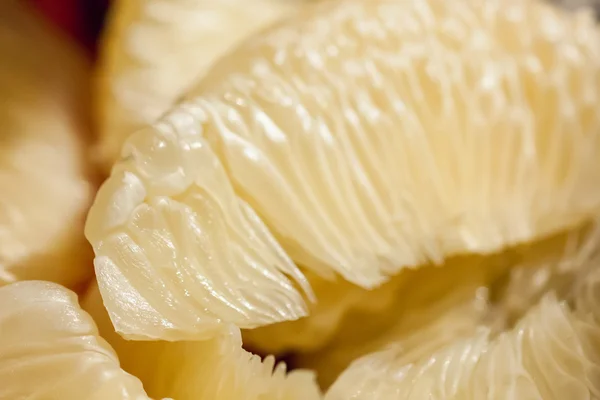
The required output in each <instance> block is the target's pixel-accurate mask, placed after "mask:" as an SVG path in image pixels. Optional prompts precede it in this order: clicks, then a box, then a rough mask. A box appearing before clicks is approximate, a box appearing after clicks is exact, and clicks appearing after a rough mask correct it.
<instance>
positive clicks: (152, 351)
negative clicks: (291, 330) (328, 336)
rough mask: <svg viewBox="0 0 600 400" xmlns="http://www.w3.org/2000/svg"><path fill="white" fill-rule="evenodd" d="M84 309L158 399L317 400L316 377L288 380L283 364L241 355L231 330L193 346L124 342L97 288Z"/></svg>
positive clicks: (295, 374)
mask: <svg viewBox="0 0 600 400" xmlns="http://www.w3.org/2000/svg"><path fill="white" fill-rule="evenodd" d="M83 304H84V308H85V309H86V310H87V311H88V312H90V314H91V315H93V316H94V319H95V320H96V321H97V323H98V326H99V328H100V332H101V334H102V336H103V337H105V338H106V339H107V340H108V341H109V342H110V343H111V344H112V345H113V347H114V348H115V350H116V351H117V353H118V354H119V358H120V359H121V362H122V365H123V368H124V369H125V370H126V371H128V372H130V373H132V374H134V375H135V376H137V377H138V378H140V379H141V380H142V382H143V383H144V387H145V388H146V390H147V391H148V393H149V394H150V395H151V396H153V397H155V398H161V397H170V398H173V399H175V400H318V399H320V398H321V395H320V392H319V389H318V387H317V385H316V383H315V377H314V374H313V373H312V372H309V371H305V370H295V371H292V372H290V373H288V374H286V367H285V364H283V363H279V364H277V365H276V364H275V360H274V358H273V357H271V356H270V357H267V358H266V359H264V360H263V361H261V359H260V357H258V356H255V355H252V354H251V353H249V352H247V351H245V350H243V349H242V341H241V336H240V331H239V329H237V328H232V329H231V330H230V331H228V332H221V334H220V335H216V336H215V337H213V338H212V339H210V340H206V341H190V342H185V341H184V342H148V341H143V342H140V341H126V340H123V339H122V338H121V337H120V336H119V335H118V334H116V332H115V331H114V329H113V327H112V325H111V322H110V320H109V318H108V315H107V314H106V311H105V309H104V307H103V305H102V299H101V297H100V293H99V291H98V288H97V287H92V289H91V290H90V292H89V293H88V294H87V295H86V298H85V300H84V303H83Z"/></svg>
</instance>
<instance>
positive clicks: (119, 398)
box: [0, 281, 149, 400]
mask: <svg viewBox="0 0 600 400" xmlns="http://www.w3.org/2000/svg"><path fill="white" fill-rule="evenodd" d="M0 304H2V307H0V382H2V385H0V399H6V400H9V399H11V400H15V399H34V398H35V399H40V400H41V399H43V400H82V399H86V400H108V399H110V400H149V398H148V397H147V396H146V394H145V393H144V390H143V388H142V384H141V382H140V381H139V380H138V379H137V378H135V377H133V376H131V375H129V374H127V373H126V372H124V371H123V370H122V369H120V368H119V360H118V359H117V355H116V354H115V352H114V351H113V349H112V348H111V347H110V346H109V345H108V344H107V343H106V341H105V340H104V339H102V338H101V337H100V336H99V334H98V329H97V328H96V325H95V324H94V321H93V320H92V318H91V317H90V316H89V315H88V314H86V313H85V312H84V311H83V310H82V309H81V308H80V307H79V304H77V295H75V293H73V292H71V291H69V290H67V289H65V288H64V287H62V286H60V285H57V284H54V283H50V282H42V281H24V282H17V283H13V284H10V285H7V286H4V287H2V288H0Z"/></svg>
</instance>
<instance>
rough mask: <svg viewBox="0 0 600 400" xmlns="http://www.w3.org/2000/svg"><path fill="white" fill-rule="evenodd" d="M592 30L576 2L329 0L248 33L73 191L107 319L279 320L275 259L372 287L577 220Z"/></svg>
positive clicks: (592, 101)
mask: <svg viewBox="0 0 600 400" xmlns="http://www.w3.org/2000/svg"><path fill="white" fill-rule="evenodd" d="M549 27H552V29H550V28H549ZM598 39H599V36H598V32H597V29H596V27H595V25H594V21H593V19H592V18H591V17H590V15H588V14H584V13H577V14H571V13H563V12H561V11H559V10H556V9H554V8H552V7H550V6H549V5H547V4H545V3H541V2H538V1H528V2H521V1H516V0H509V1H500V0H491V1H486V2H484V3H481V2H479V1H476V0H461V1H459V2H453V3H452V4H450V3H448V2H446V1H442V0H429V1H424V2H406V1H383V0H374V1H368V2H365V1H352V0H348V1H344V2H336V3H331V4H324V5H322V6H318V7H316V9H315V10H311V11H307V12H306V13H303V14H301V15H299V16H298V17H296V18H294V19H291V20H289V21H286V23H284V24H281V25H280V26H277V27H274V28H272V29H270V30H268V31H265V32H262V33H261V34H260V35H256V36H255V37H253V38H252V39H250V40H248V41H247V42H245V44H244V45H242V46H240V47H238V48H237V49H236V50H235V51H233V52H231V53H230V54H229V55H228V56H226V57H224V58H223V59H222V60H221V61H219V62H218V63H217V64H216V65H215V67H214V68H212V69H211V72H210V73H208V75H207V76H206V77H205V79H203V81H202V83H201V84H199V85H197V86H196V87H194V88H193V89H192V90H190V93H189V94H188V96H187V97H186V98H184V99H183V100H182V101H181V103H180V104H179V105H178V106H176V107H175V108H173V109H172V110H171V111H169V112H168V113H166V114H165V115H164V116H163V117H162V118H161V119H160V121H159V122H157V123H155V124H154V125H153V126H152V127H148V128H145V129H144V130H142V131H140V132H138V133H137V134H135V135H133V136H131V137H130V138H129V139H128V140H127V141H126V143H125V145H124V147H123V152H122V161H121V162H119V163H118V164H117V165H116V166H115V168H113V172H112V175H111V177H110V178H109V180H108V181H107V182H106V183H105V185H104V187H103V189H102V190H101V192H100V194H99V196H98V198H97V200H96V203H95V205H94V207H93V208H92V211H91V213H90V217H89V219H88V223H87V227H86V235H87V237H88V239H89V240H90V242H91V243H92V245H93V246H94V249H95V252H96V261H95V265H96V270H97V275H98V280H99V285H100V289H101V291H102V294H103V296H104V298H105V303H106V306H107V308H108V310H109V313H110V315H111V318H112V320H113V322H114V323H115V327H116V328H117V330H118V331H119V332H121V333H123V334H125V335H128V336H129V337H140V338H141V337H150V338H167V339H169V340H175V339H179V338H192V337H197V335H200V334H201V333H202V331H207V330H210V327H211V326H213V325H215V323H219V322H220V321H225V322H231V323H234V324H235V325H237V326H238V327H241V328H254V327H257V326H260V325H267V324H270V323H275V322H278V321H284V320H290V319H296V318H298V317H300V316H302V315H304V314H305V313H306V309H305V308H304V306H303V303H302V299H301V298H300V294H299V292H298V291H296V290H295V288H294V287H293V286H292V284H291V283H290V281H288V280H287V278H285V276H284V274H287V275H289V276H293V277H294V279H295V280H296V281H297V282H300V283H301V285H304V286H306V285H305V284H304V280H303V278H302V277H301V276H300V275H299V272H298V270H296V269H295V267H294V266H293V264H292V263H291V262H290V258H291V259H292V260H294V261H295V262H296V263H298V264H299V265H302V266H304V267H306V268H307V269H308V270H310V271H311V272H312V273H314V274H316V275H319V276H321V277H324V278H330V277H332V276H334V275H335V273H337V274H339V275H341V276H342V277H344V278H345V279H347V280H348V281H350V282H352V283H355V284H357V285H359V286H362V287H364V288H373V287H375V286H378V285H380V284H382V283H383V282H385V281H386V280H388V279H389V276H390V275H393V274H397V273H398V272H400V271H401V270H403V269H405V268H407V267H417V266H422V265H426V264H429V263H437V264H441V263H443V261H444V260H445V259H446V258H448V257H451V256H453V255H460V254H464V253H480V254H488V253H493V252H498V251H500V250H502V249H503V248H505V247H508V246H512V245H515V244H519V243H524V242H528V241H534V240H538V239H540V238H542V237H545V236H550V235H551V234H554V233H556V232H559V231H564V230H567V229H569V228H572V227H575V226H577V225H579V224H582V223H584V222H585V221H587V220H589V219H591V218H592V217H593V216H594V215H595V213H597V212H598V211H599V210H600V186H598V185H597V182H598V181H599V180H600V157H598V154H599V153H600V112H598V111H599V110H598V104H600V102H599V101H597V99H596V97H597V92H598V90H597V89H598V88H599V86H600V80H599V78H600V48H599V47H598V46H597V44H598ZM267 227H269V230H267ZM202 232H205V233H206V234H205V235H203V234H202ZM221 232H222V233H221ZM269 232H273V235H271V233H269ZM217 238H218V239H217ZM275 238H277V239H278V241H279V243H281V246H282V248H283V249H284V250H285V252H286V253H287V255H286V254H284V253H283V252H282V249H281V248H280V247H279V244H277V242H276V241H275ZM288 256H289V257H290V258H288ZM225 282H228V283H229V286H227V285H225ZM249 282H251V283H252V285H253V286H252V287H251V289H250V286H249V285H248V283H249ZM274 288H277V290H274ZM306 291H308V289H306ZM138 305H141V307H142V308H143V309H144V310H145V311H144V313H143V314H142V317H141V318H139V317H138V315H137V312H135V311H134V310H135V308H134V306H135V307H138Z"/></svg>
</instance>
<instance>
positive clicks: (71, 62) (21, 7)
mask: <svg viewBox="0 0 600 400" xmlns="http://www.w3.org/2000/svg"><path fill="white" fill-rule="evenodd" d="M22 3H23V2H19V1H15V0H6V1H3V2H2V4H1V5H0V55H1V56H0V58H1V59H2V62H1V63H0V93H2V98H1V99H0V121H1V123H2V132H1V133H0V193H2V195H1V196H0V286H2V285H5V284H7V283H10V282H15V281H19V280H27V279H45V280H51V281H55V282H59V283H61V284H64V285H67V286H69V287H74V286H76V285H78V284H79V283H81V282H82V281H84V280H86V279H87V278H88V277H89V276H90V275H91V274H92V273H93V271H92V268H91V258H92V253H91V249H90V248H89V246H88V245H87V243H86V242H85V238H84V237H83V235H82V233H81V230H82V227H83V221H84V217H85V214H86V212H87V208H88V206H89V205H90V203H91V191H92V185H91V184H90V174H89V172H90V171H88V170H87V163H86V162H85V161H86V154H85V151H86V142H87V140H88V139H89V137H88V132H87V128H88V126H87V121H86V118H85V116H86V115H87V111H88V110H87V108H86V107H85V105H86V100H87V97H86V88H87V84H88V81H87V79H86V78H87V72H88V65H87V63H86V62H85V60H84V58H83V55H82V54H80V52H79V51H78V49H76V48H75V47H74V46H73V45H72V44H71V43H69V42H68V41H67V39H66V38H65V37H62V36H61V35H60V34H59V32H57V31H56V30H55V29H54V27H51V26H50V25H49V24H47V23H46V21H44V20H42V19H41V18H38V16H37V15H35V14H34V13H33V11H32V10H30V9H29V8H28V7H27V5H26V4H22Z"/></svg>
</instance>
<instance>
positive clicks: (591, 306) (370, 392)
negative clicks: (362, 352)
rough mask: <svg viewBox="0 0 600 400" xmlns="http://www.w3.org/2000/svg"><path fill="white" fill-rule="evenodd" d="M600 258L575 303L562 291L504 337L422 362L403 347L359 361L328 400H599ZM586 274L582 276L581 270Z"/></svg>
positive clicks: (455, 347) (470, 341)
mask: <svg viewBox="0 0 600 400" xmlns="http://www.w3.org/2000/svg"><path fill="white" fill-rule="evenodd" d="M599 254H600V253H597V254H596V257H594V258H593V259H592V260H590V264H587V265H586V268H585V269H584V271H583V272H582V273H581V275H580V276H579V280H578V281H577V282H576V285H575V286H574V287H573V290H572V292H571V296H570V298H571V304H570V305H569V304H567V303H565V302H561V301H559V300H558V298H557V296H556V295H555V293H554V292H551V293H549V294H546V295H545V296H544V297H543V298H542V300H541V301H540V303H539V304H538V305H537V306H535V307H533V308H532V309H530V310H528V312H527V313H526V314H525V316H524V317H523V318H522V319H521V320H520V321H519V322H518V323H517V324H516V326H515V327H514V328H512V329H510V330H508V331H506V332H503V333H500V334H498V335H495V334H492V333H491V332H490V330H489V329H488V328H481V329H480V330H479V332H478V333H476V334H474V335H473V336H471V337H469V338H465V339H463V340H459V341H456V342H454V343H452V344H450V345H449V346H447V347H446V348H444V349H441V350H439V351H436V352H433V353H431V354H428V355H426V356H424V357H421V358H420V359H418V360H415V359H407V358H405V355H404V349H403V348H402V347H400V346H398V347H395V348H390V349H386V350H383V351H380V352H377V353H374V354H370V355H368V356H366V357H363V358H361V359H359V360H357V361H355V362H354V363H353V364H352V365H351V366H350V367H349V368H348V369H347V370H346V371H345V372H344V373H343V374H342V375H341V376H340V378H339V379H338V380H337V381H336V383H335V384H334V385H333V386H332V387H331V389H330V390H329V392H328V393H327V395H326V399H327V400H342V399H344V400H345V399H349V398H352V399H356V400H361V399H365V400H366V399H375V398H376V399H380V400H386V399H398V398H402V399H407V400H410V399H424V398H427V399H431V400H435V399H440V400H442V399H443V400H452V399H461V400H467V399H473V400H475V399H477V400H480V399H490V400H491V399H517V398H518V399H564V398H570V399H586V400H587V399H595V398H598V397H599V396H600V381H599V380H598V371H599V370H600V346H599V342H598V338H599V337H600V312H599V310H600V297H599V296H598V293H599V288H600V257H597V256H598V255H599ZM580 272H581V271H580Z"/></svg>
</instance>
